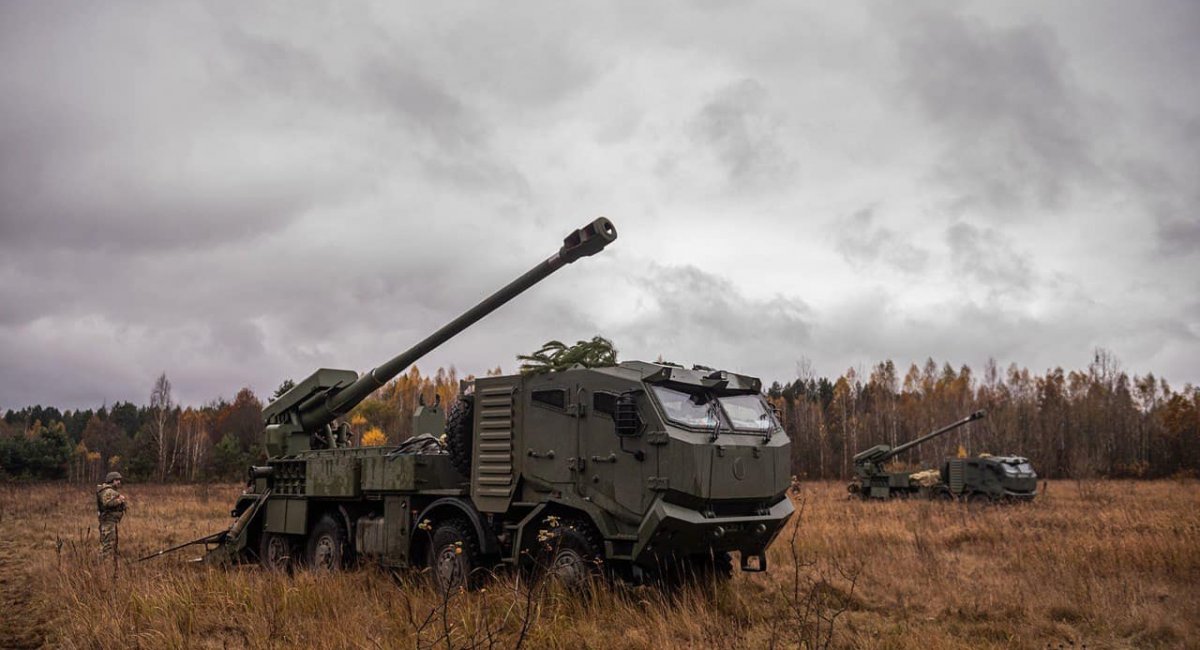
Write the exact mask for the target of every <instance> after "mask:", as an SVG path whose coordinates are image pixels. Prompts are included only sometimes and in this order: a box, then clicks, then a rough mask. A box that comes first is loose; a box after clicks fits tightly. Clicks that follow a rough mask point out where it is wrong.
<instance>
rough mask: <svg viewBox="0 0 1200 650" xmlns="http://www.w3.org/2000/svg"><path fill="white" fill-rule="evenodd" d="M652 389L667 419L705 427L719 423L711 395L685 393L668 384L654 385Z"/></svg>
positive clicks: (686, 424) (690, 425)
mask: <svg viewBox="0 0 1200 650" xmlns="http://www.w3.org/2000/svg"><path fill="white" fill-rule="evenodd" d="M652 390H653V391H654V396H655V397H656V398H657V399H658V403H659V404H660V405H661V406H662V409H663V411H664V412H665V413H666V416H667V419H669V420H671V421H672V422H676V423H678V424H682V425H684V426H688V427H701V428H705V429H711V428H713V427H715V426H716V425H717V416H716V413H715V411H714V410H713V408H712V407H711V406H710V401H709V400H710V397H709V396H708V395H707V394H705V393H685V392H683V391H679V390H673V389H670V388H667V387H666V386H653V387H652Z"/></svg>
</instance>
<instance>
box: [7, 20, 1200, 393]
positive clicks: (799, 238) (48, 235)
mask: <svg viewBox="0 0 1200 650" xmlns="http://www.w3.org/2000/svg"><path fill="white" fill-rule="evenodd" d="M944 5H945V7H950V9H946V8H945V7H943V6H939V5H924V4H919V3H909V2H905V3H899V4H897V3H874V4H872V5H870V6H857V5H854V4H853V3H842V2H839V3H819V4H813V5H810V6H800V5H799V3H795V2H780V3H769V2H749V3H747V2H736V3H735V2H719V1H715V0H711V1H704V2H693V3H645V2H628V3H619V2H614V3H565V2H557V1H554V2H544V3H469V4H468V3H461V4H457V3H428V2H419V3H406V4H401V3H393V2H381V3H372V4H357V3H343V2H339V3H329V4H328V5H326V4H323V3H318V2H304V3H272V4H265V3H253V6H251V5H250V4H248V3H243V2H230V3H170V4H169V5H167V4H165V3H144V2H128V3H122V2H103V3H90V2H65V3H58V2H45V1H40V0H39V1H32V0H31V1H27V2H20V1H15V0H14V1H9V2H3V3H0V406H3V407H17V406H22V405H24V404H27V403H42V404H55V405H58V406H62V407H76V406H98V405H100V404H101V403H103V402H108V403H112V402H113V401H115V400H133V401H135V402H138V403H143V402H145V401H146V400H147V399H148V396H149V393H150V389H151V385H152V383H153V381H154V378H155V376H156V375H157V374H158V373H160V372H163V371H165V372H166V373H167V375H168V376H169V377H170V378H171V380H172V381H173V383H174V386H175V393H176V397H177V398H178V399H180V400H181V401H182V402H183V403H190V404H198V403H201V402H204V401H207V400H209V399H211V398H214V397H216V396H218V395H223V396H226V397H230V396H232V395H233V394H234V393H235V392H236V391H237V389H238V388H239V387H241V386H247V385H248V386H250V387H252V388H253V389H254V390H255V391H256V392H258V393H259V394H260V395H265V394H269V393H270V392H271V391H272V390H273V389H274V388H275V386H277V385H278V384H279V383H280V381H282V380H283V379H285V378H288V377H291V378H294V379H297V380H299V379H301V378H303V377H304V376H306V375H307V374H308V373H310V372H311V371H312V370H314V369H315V368H317V367H334V368H352V369H355V370H358V371H363V370H366V369H369V368H370V367H373V366H374V365H378V364H379V363H380V362H382V361H384V360H385V359H387V358H388V357H390V356H391V355H393V354H396V353H398V352H400V351H401V350H403V349H404V348H406V347H407V346H409V345H410V344H412V343H414V342H416V341H417V340H419V339H420V338H422V337H423V336H425V335H426V334H427V333H429V332H431V331H432V330H433V329H435V328H436V327H438V326H440V325H441V324H442V323H443V322H444V321H446V320H449V319H450V318H452V317H453V316H455V315H457V314H458V313H459V312H461V311H462V310H464V309H466V308H467V307H469V306H471V305H472V304H474V302H475V301H477V300H478V299H479V298H481V297H483V296H484V295H486V294H487V293H489V292H490V291H491V290H493V289H494V288H496V287H499V286H500V285H502V284H504V283H506V282H507V281H508V280H510V279H511V278H513V277H515V276H516V275H518V274H520V273H521V272H523V271H525V270H526V269H527V268H529V267H531V266H533V265H534V264H536V263H537V262H539V261H541V260H542V259H544V258H545V257H546V256H548V255H549V254H550V253H552V252H553V251H555V250H556V249H557V247H558V245H559V243H560V242H561V239H562V237H564V236H565V235H566V234H567V233H568V232H569V231H570V230H572V229H574V228H576V227H579V226H581V225H583V224H585V223H587V222H589V221H591V220H592V219H593V218H595V217H596V216H600V215H603V216H607V217H609V218H611V219H612V220H613V222H614V223H615V225H616V227H617V229H618V231H619V233H620V238H619V240H618V241H617V242H616V243H615V244H614V245H613V246H611V247H610V248H609V249H608V250H606V251H605V252H604V253H602V254H600V255H597V256H595V257H592V258H587V259H585V260H583V261H581V262H579V263H577V264H574V265H572V266H569V267H567V268H565V269H563V270H562V271H560V272H559V273H558V274H556V275H555V276H552V277H551V278H550V279H548V280H547V281H546V282H544V283H542V284H541V285H539V286H537V287H535V288H533V289H532V290H530V291H529V292H528V293H526V294H525V295H523V296H521V297H520V298H518V299H517V300H516V301H514V302H513V303H510V304H509V305H507V306H505V307H503V308H501V310H500V311H498V312H496V313H495V314H493V315H492V316H491V317H489V318H487V319H486V320H485V321H483V322H481V323H479V324H478V325H476V326H474V327H473V328H471V329H470V330H468V332H467V333H465V334H464V335H462V336H460V337H458V338H457V339H454V340H453V341H451V342H450V343H448V344H447V345H445V346H443V347H442V348H440V349H439V350H437V351H435V352H434V353H432V354H430V355H429V356H428V357H427V358H426V359H425V360H423V361H421V362H420V363H419V365H420V366H421V367H422V369H425V370H432V369H434V368H436V367H437V366H439V365H449V364H454V365H455V366H456V367H457V368H458V369H459V372H460V374H466V373H470V372H474V373H481V372H482V371H483V370H485V369H486V368H488V367H494V366H496V365H500V366H502V367H503V368H504V369H505V370H507V371H511V370H513V369H514V368H515V365H516V364H515V361H514V356H515V355H516V354H518V353H522V352H528V351H531V350H533V349H536V348H537V347H538V346H539V344H540V343H542V342H543V341H546V340H548V339H562V340H566V341H574V340H577V339H581V338H588V337H590V336H592V335H594V334H597V333H598V334H602V335H604V336H607V337H610V338H611V339H613V340H614V341H615V342H616V344H617V347H618V348H619V350H620V352H621V358H622V359H635V358H642V359H649V360H653V359H654V358H656V357H658V356H659V355H663V356H664V357H665V358H667V359H671V360H674V361H678V362H683V363H688V364H691V363H702V364H705V365H710V366H717V367H723V368H726V369H730V370H735V371H740V372H746V373H750V374H754V375H758V376H761V377H763V378H764V379H766V380H767V381H771V380H774V379H779V380H784V381H786V380H788V379H791V378H793V377H795V376H796V373H797V368H798V366H799V365H800V364H801V363H802V360H805V359H807V360H808V362H809V363H810V364H811V368H812V370H814V371H815V372H816V373H818V374H823V375H836V374H840V373H842V372H844V371H845V370H846V369H847V368H850V367H855V368H858V369H865V370H869V368H870V366H871V365H873V364H874V363H876V362H877V361H880V360H882V359H885V358H891V359H893V360H895V361H896V362H897V363H898V364H900V365H901V366H902V367H907V365H908V364H909V363H910V362H913V361H916V362H923V361H924V360H925V358H926V357H933V358H934V359H935V360H937V361H939V362H942V361H949V362H950V363H952V364H955V365H960V364H964V363H966V364H971V365H972V366H974V367H976V368H977V369H978V368H979V366H980V365H981V364H982V363H983V362H984V361H985V360H986V359H987V358H988V357H993V358H995V359H996V361H997V362H998V363H1000V364H1001V365H1002V366H1007V364H1009V363H1012V362H1015V363H1017V364H1019V365H1021V366H1027V367H1029V368H1030V369H1031V370H1033V371H1035V372H1043V371H1045V370H1046V369H1048V368H1052V367H1054V366H1063V367H1065V368H1068V369H1072V368H1083V367H1085V366H1086V365H1087V363H1088V362H1089V361H1090V359H1091V354H1092V350H1093V349H1094V348H1095V347H1096V346H1103V347H1105V348H1107V349H1109V350H1110V351H1111V352H1113V353H1114V354H1115V355H1116V356H1117V358H1118V359H1119V360H1120V361H1121V363H1122V366H1123V368H1124V369H1125V370H1127V371H1129V372H1136V373H1145V372H1147V371H1153V372H1154V373H1155V374H1156V375H1160V376H1165V377H1166V378H1167V379H1169V380H1171V381H1172V382H1173V383H1174V384H1176V385H1181V384H1182V383H1183V382H1200V341H1198V338H1200V213H1198V210H1197V206H1198V205H1200V72H1198V71H1200V64H1198V63H1197V62H1200V5H1198V4H1197V3H1195V2H1191V1H1180V2H1137V3H1133V2H1107V3H1104V2H1092V1H1088V2H1055V3H1045V2H1024V3H1017V2H1002V3H1000V2H980V3H944Z"/></svg>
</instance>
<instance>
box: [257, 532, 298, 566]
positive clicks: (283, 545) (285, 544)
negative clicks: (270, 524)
mask: <svg viewBox="0 0 1200 650" xmlns="http://www.w3.org/2000/svg"><path fill="white" fill-rule="evenodd" d="M295 560H296V540H295V539H294V538H293V537H292V536H291V535H282V534H280V533H266V532H264V533H263V534H262V540H261V541H260V542H259V545H258V561H259V563H260V564H262V566H263V568H265V569H269V570H271V571H281V572H288V571H291V570H292V567H293V566H294V564H295Z"/></svg>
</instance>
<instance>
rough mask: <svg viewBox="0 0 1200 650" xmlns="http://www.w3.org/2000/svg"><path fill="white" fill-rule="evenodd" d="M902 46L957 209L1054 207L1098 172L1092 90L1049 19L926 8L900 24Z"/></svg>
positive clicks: (910, 88) (908, 80) (912, 90)
mask: <svg viewBox="0 0 1200 650" xmlns="http://www.w3.org/2000/svg"><path fill="white" fill-rule="evenodd" d="M899 49H900V55H901V58H902V60H903V61H904V64H905V67H904V71H905V76H904V78H903V84H902V86H901V87H902V88H903V92H905V93H907V94H908V95H909V96H910V97H911V98H912V100H913V101H914V102H915V104H916V106H917V107H918V108H919V109H920V110H921V111H922V112H923V114H924V115H925V116H926V117H927V118H928V119H929V120H930V124H931V125H932V126H933V127H934V129H936V130H937V131H938V132H940V133H941V134H942V136H943V137H944V144H943V150H942V152H941V158H940V160H939V162H938V163H937V175H938V177H939V181H940V183H944V184H945V185H947V186H949V187H951V188H954V189H955V190H956V192H957V196H956V197H955V202H956V204H957V205H958V206H959V207H960V208H962V209H972V208H975V209H979V208H989V209H995V210H1001V211H1005V214H1006V216H1011V215H1012V211H1013V210H1018V211H1019V210H1020V209H1021V208H1024V207H1027V206H1030V205H1034V206H1038V207H1045V208H1057V207H1060V206H1062V205H1063V203H1064V202H1066V201H1068V200H1070V198H1071V197H1070V195H1071V192H1072V191H1073V190H1074V188H1075V186H1076V185H1077V184H1078V183H1081V182H1088V181H1092V180H1093V179H1095V178H1096V177H1097V176H1099V175H1100V170H1099V168H1098V166H1097V164H1096V163H1095V161H1094V156H1095V152H1093V151H1092V146H1091V143H1090V138H1089V136H1090V133H1089V131H1088V130H1087V129H1088V125H1087V124H1086V119H1087V117H1088V110H1087V106H1086V104H1087V102H1088V101H1089V99H1090V98H1089V97H1087V95H1086V94H1085V93H1083V92H1082V91H1081V90H1080V89H1079V88H1078V87H1077V86H1076V85H1075V84H1074V83H1073V81H1072V78H1071V74H1070V72H1069V55H1068V53H1067V52H1066V51H1064V49H1063V47H1062V45H1061V44H1060V43H1059V41H1058V38H1057V37H1056V35H1055V32H1054V30H1052V29H1050V28H1049V27H1048V26H1046V25H1044V24H1040V23H1037V22H1029V23H1024V24H1018V25H1015V26H1010V27H995V26H991V25H989V24H987V23H985V22H984V21H982V20H980V19H978V18H974V17H970V16H964V15H960V14H953V13H946V12H942V11H929V12H924V13H920V14H918V15H917V17H915V18H912V19H911V22H910V24H909V29H907V30H905V31H902V32H900V37H899Z"/></svg>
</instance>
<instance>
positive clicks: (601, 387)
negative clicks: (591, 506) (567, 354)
mask: <svg viewBox="0 0 1200 650" xmlns="http://www.w3.org/2000/svg"><path fill="white" fill-rule="evenodd" d="M589 383H590V384H591V385H590V386H589V387H590V390H588V389H583V388H580V389H579V390H578V393H577V394H578V403H579V406H580V411H581V413H583V417H581V418H580V426H579V445H580V458H581V459H582V460H583V462H584V467H583V471H582V472H579V475H578V477H577V478H578V481H579V482H578V489H579V492H580V494H581V495H583V496H585V497H589V498H590V499H591V500H592V502H593V503H596V504H597V505H599V506H601V507H602V508H604V509H605V510H608V511H610V512H612V514H613V515H615V516H617V517H618V518H623V519H626V520H628V521H634V520H640V518H641V516H642V514H643V513H644V512H645V511H646V509H647V508H648V507H649V506H650V501H651V495H652V494H653V493H652V492H651V490H650V489H649V487H648V486H647V481H648V480H649V479H650V478H651V477H652V476H655V475H656V474H657V473H658V472H657V470H658V449H659V447H658V446H657V445H653V444H650V443H649V442H648V440H647V436H646V433H645V431H641V432H639V433H638V434H637V435H631V436H619V435H617V430H616V421H615V418H614V415H615V409H616V404H617V400H618V398H619V397H620V395H621V393H622V392H623V391H624V390H628V385H627V384H622V383H621V382H618V381H613V382H611V383H605V382H602V381H601V382H589ZM641 401H642V402H644V395H643V399H642V400H641ZM640 408H644V404H640V405H639V410H640ZM642 421H643V422H644V421H645V417H644V416H643V417H642ZM643 428H644V427H643Z"/></svg>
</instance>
